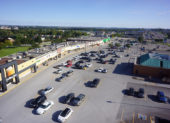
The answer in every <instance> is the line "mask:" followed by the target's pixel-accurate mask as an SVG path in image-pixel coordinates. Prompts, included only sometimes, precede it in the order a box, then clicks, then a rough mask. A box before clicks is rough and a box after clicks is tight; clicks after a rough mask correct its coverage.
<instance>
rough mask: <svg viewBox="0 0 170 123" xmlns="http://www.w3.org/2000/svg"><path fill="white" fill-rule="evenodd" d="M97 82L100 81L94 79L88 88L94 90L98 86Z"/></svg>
mask: <svg viewBox="0 0 170 123" xmlns="http://www.w3.org/2000/svg"><path fill="white" fill-rule="evenodd" d="M99 82H100V79H98V78H96V79H94V80H93V81H92V82H91V83H90V84H89V86H90V87H95V88H96V87H97V86H98V85H99Z"/></svg>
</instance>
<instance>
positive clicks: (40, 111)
mask: <svg viewBox="0 0 170 123" xmlns="http://www.w3.org/2000/svg"><path fill="white" fill-rule="evenodd" d="M36 113H37V114H43V113H44V110H43V109H42V108H37V110H36Z"/></svg>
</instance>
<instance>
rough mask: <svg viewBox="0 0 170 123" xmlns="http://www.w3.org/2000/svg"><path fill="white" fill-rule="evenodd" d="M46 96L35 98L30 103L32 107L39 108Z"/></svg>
mask: <svg viewBox="0 0 170 123" xmlns="http://www.w3.org/2000/svg"><path fill="white" fill-rule="evenodd" d="M46 99H47V98H46V96H44V95H40V96H38V97H37V98H35V99H33V100H32V101H31V102H30V104H29V107H30V108H37V107H38V106H39V105H41V104H42V103H43V102H44V101H45V100H46Z"/></svg>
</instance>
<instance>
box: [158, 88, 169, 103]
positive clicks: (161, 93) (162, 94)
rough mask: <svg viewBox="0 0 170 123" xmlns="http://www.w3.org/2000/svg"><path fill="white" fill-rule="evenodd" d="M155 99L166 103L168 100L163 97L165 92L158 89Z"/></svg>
mask: <svg viewBox="0 0 170 123" xmlns="http://www.w3.org/2000/svg"><path fill="white" fill-rule="evenodd" d="M157 99H158V101H160V102H163V103H166V102H167V101H168V99H167V98H166V97H165V94H164V92H163V91H158V92H157Z"/></svg>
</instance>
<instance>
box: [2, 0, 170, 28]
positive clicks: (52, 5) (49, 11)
mask: <svg viewBox="0 0 170 123" xmlns="http://www.w3.org/2000/svg"><path fill="white" fill-rule="evenodd" d="M0 4H1V8H0V25H11V26H12V25H18V26H52V27H82V28H85V27H87V28H141V29H170V24H169V22H170V16H169V15H170V1H168V0H149V1H148V0H143V1H137V0H131V1H125V0H120V1H115V0H93V1H90V0H86V1H82V0H72V1H68V0H65V1H55V0H49V1H45V0H36V1H35V0H29V1H22V0H14V1H12V0H2V1H0Z"/></svg>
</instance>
